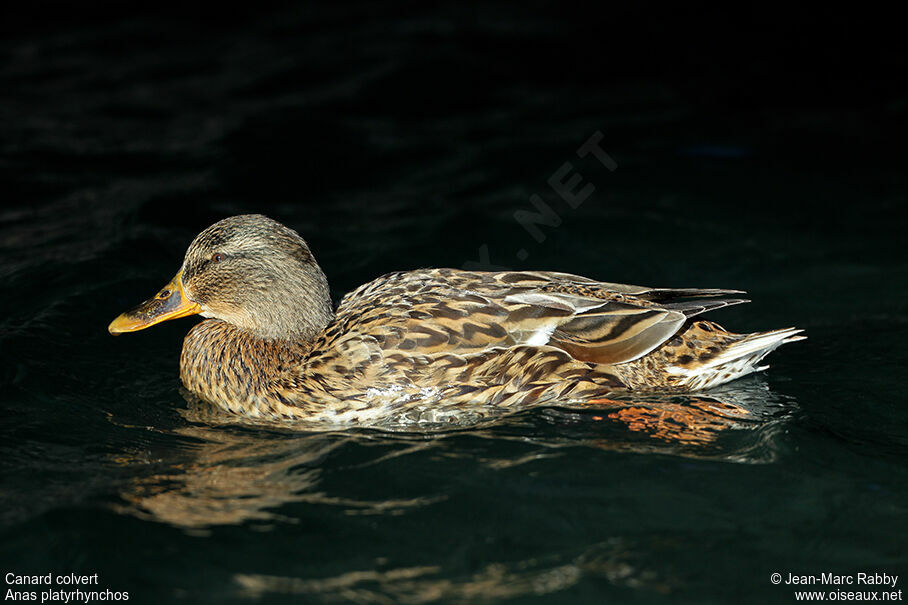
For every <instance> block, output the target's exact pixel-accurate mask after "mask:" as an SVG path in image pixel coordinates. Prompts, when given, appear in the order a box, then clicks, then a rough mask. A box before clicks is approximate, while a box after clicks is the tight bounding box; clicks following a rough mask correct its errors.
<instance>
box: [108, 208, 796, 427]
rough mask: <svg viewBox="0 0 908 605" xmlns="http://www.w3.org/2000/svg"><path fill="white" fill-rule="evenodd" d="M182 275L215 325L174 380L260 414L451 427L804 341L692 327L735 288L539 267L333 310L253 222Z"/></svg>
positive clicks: (413, 282) (198, 254)
mask: <svg viewBox="0 0 908 605" xmlns="http://www.w3.org/2000/svg"><path fill="white" fill-rule="evenodd" d="M181 275H182V282H180V283H179V285H180V287H181V292H182V294H183V296H185V297H186V298H187V299H188V301H191V302H192V303H193V304H196V305H198V306H199V308H200V309H201V314H202V315H203V316H207V317H210V318H211V319H208V320H206V321H204V322H202V323H200V324H198V325H197V326H195V327H194V328H193V329H192V330H191V331H190V332H189V334H188V335H187V337H186V340H185V342H184V345H183V353H182V356H181V361H180V367H181V379H182V381H183V383H184V384H185V386H186V387H187V388H188V389H189V390H190V391H192V392H194V393H196V394H197V395H198V396H200V397H201V398H203V399H205V400H207V401H210V402H212V403H215V404H217V405H220V406H221V407H223V408H224V409H227V410H229V411H231V412H235V413H238V414H243V415H246V416H251V417H257V418H287V419H297V420H306V421H311V422H324V423H330V424H356V425H375V424H381V423H383V422H388V421H393V422H410V421H432V422H444V421H449V420H450V421H455V422H460V421H462V420H463V419H464V418H482V417H487V416H492V415H496V414H502V413H508V412H513V411H517V410H521V409H524V408H527V407H532V406H538V405H544V404H553V403H558V404H566V403H571V402H583V401H588V400H591V399H596V398H601V397H604V396H606V395H608V394H609V393H611V392H614V391H616V390H622V389H660V388H670V389H694V388H703V387H706V386H712V385H714V384H721V383H722V382H725V381H727V380H730V379H732V378H734V377H736V376H739V375H743V374H746V373H748V372H750V371H753V370H754V369H758V368H756V364H757V363H758V362H759V361H760V359H762V358H763V356H765V355H766V354H767V353H768V352H769V351H771V350H772V349H773V348H775V347H776V346H778V345H779V344H781V343H783V342H789V341H791V340H795V339H798V338H800V337H798V336H796V334H797V332H798V331H797V330H779V331H775V332H767V333H760V334H752V335H738V334H731V333H729V332H726V331H725V330H724V329H722V328H721V327H719V326H718V325H716V324H714V323H712V322H707V321H701V320H695V319H692V318H693V317H694V316H696V315H698V314H700V313H703V312H705V311H709V310H711V309H715V308H720V307H723V306H727V305H730V304H737V303H741V302H746V301H744V300H742V299H740V298H735V295H737V294H740V292H738V291H734V290H713V289H666V288H645V287H640V286H630V285H625V284H612V283H606V282H597V281H594V280H591V279H588V278H584V277H580V276H575V275H569V274H564V273H550V272H536V271H525V272H472V271H460V270H455V269H423V270H417V271H407V272H398V273H390V274H388V275H385V276H382V277H379V278H378V279H376V280H373V281H371V282H369V283H367V284H365V285H363V286H360V287H359V288H357V289H356V290H354V291H353V292H351V293H349V294H347V295H346V296H345V297H344V298H343V300H342V301H341V303H340V305H339V306H338V308H337V309H336V311H335V312H333V313H332V312H331V311H330V300H329V299H328V298H327V282H326V281H325V279H324V275H323V274H322V272H321V269H319V268H318V265H317V264H316V263H315V260H314V258H313V257H312V254H311V252H310V251H309V248H308V246H307V245H306V244H305V242H304V241H303V240H302V238H300V237H299V236H298V235H297V234H296V233H295V232H294V231H292V230H290V229H288V228H286V227H284V226H283V225H280V224H279V223H276V222H275V221H272V220H271V219H268V218H266V217H262V216H260V215H246V216H240V217H231V218H229V219H225V220H224V221H221V222H219V223H217V224H215V225H213V226H212V227H210V228H209V229H207V230H206V231H204V232H202V234H200V235H199V236H198V237H197V238H196V240H195V241H194V242H193V243H192V245H191V246H190V248H189V250H188V252H187V254H186V259H185V260H184V263H183V267H182V269H181V273H180V274H178V278H179V277H180V276H181ZM175 279H176V278H175ZM716 297H730V298H716ZM690 298H697V299H703V298H705V299H706V300H689V299H690ZM112 325H113V324H112ZM112 331H114V330H113V328H112Z"/></svg>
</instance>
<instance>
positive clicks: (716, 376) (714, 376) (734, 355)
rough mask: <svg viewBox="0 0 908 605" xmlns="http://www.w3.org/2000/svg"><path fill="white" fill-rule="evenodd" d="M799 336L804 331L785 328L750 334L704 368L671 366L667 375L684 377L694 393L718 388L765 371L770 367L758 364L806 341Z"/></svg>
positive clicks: (700, 366) (684, 384)
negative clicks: (778, 350) (782, 348)
mask: <svg viewBox="0 0 908 605" xmlns="http://www.w3.org/2000/svg"><path fill="white" fill-rule="evenodd" d="M800 332H802V330H798V329H796V328H786V329H784V330H773V331H771V332H757V333H754V334H749V335H748V336H746V337H745V338H743V339H742V340H739V341H738V342H736V343H734V344H732V345H731V346H730V347H728V348H727V349H725V350H724V351H722V352H721V353H719V354H718V355H716V356H715V357H713V358H712V359H710V360H709V361H707V362H706V363H704V364H702V365H698V366H697V367H694V368H684V367H680V366H672V367H669V368H667V371H668V372H670V373H672V374H680V375H682V376H683V382H682V385H683V386H685V387H687V388H689V389H692V390H696V389H705V388H709V387H714V386H718V385H720V384H724V383H726V382H728V381H729V380H734V379H735V378H740V377H741V376H746V375H747V374H750V373H751V372H759V371H762V370H765V369H766V368H768V367H769V366H768V365H764V366H758V365H757V364H759V363H760V362H761V361H762V360H763V358H764V357H766V356H767V355H769V353H770V352H772V351H773V350H775V349H776V348H777V347H779V346H780V345H783V344H785V343H787V342H795V341H798V340H804V339H805V338H807V337H806V336H800V335H799V334H800Z"/></svg>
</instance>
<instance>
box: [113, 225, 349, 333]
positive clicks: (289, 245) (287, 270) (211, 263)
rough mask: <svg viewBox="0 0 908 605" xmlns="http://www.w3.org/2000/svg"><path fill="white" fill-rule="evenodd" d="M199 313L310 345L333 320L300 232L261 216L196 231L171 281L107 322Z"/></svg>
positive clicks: (146, 321)
mask: <svg viewBox="0 0 908 605" xmlns="http://www.w3.org/2000/svg"><path fill="white" fill-rule="evenodd" d="M195 314H199V315H201V316H202V317H209V318H214V319H220V320H222V321H225V322H227V323H229V324H232V325H233V326H235V327H237V328H239V329H241V330H243V331H245V332H248V333H249V334H251V335H253V336H256V337H259V338H264V339H269V340H277V339H296V340H309V339H311V338H313V337H314V336H315V335H316V334H318V333H319V332H320V331H321V330H322V329H324V327H325V326H326V325H328V323H329V322H330V321H331V318H332V317H333V311H332V307H331V296H330V293H329V290H328V280H327V279H326V278H325V274H324V273H323V272H322V270H321V268H320V267H319V266H318V264H317V263H316V262H315V258H314V257H313V256H312V252H311V251H310V250H309V246H308V245H307V244H306V242H305V241H304V240H303V238H302V237H300V235H299V234H298V233H297V232H296V231H294V230H293V229H290V228H289V227H286V226H284V225H282V224H281V223H279V222H277V221H275V220H272V219H270V218H268V217H266V216H263V215H261V214H244V215H240V216H232V217H229V218H226V219H224V220H222V221H219V222H217V223H215V224H214V225H212V226H210V227H208V228H207V229H205V230H204V231H202V232H201V233H200V234H199V235H198V236H196V238H195V239H194V240H193V241H192V243H191V244H190V245H189V249H188V250H187V251H186V256H185V258H184V259H183V265H182V267H180V270H179V271H178V272H177V274H176V276H174V278H173V279H172V280H171V281H170V283H168V284H167V285H166V286H164V288H163V289H161V291H160V292H158V293H157V294H156V295H155V296H153V297H152V298H150V299H148V300H146V301H145V302H143V303H142V304H140V305H139V306H137V307H136V308H134V309H131V310H129V311H127V312H125V313H123V314H122V315H120V316H119V317H117V318H116V319H115V320H113V322H111V324H110V326H109V327H108V330H109V331H110V333H111V334H122V333H124V332H134V331H136V330H143V329H145V328H148V327H150V326H153V325H155V324H157V323H160V322H162V321H167V320H169V319H176V318H178V317H185V316H187V315H195Z"/></svg>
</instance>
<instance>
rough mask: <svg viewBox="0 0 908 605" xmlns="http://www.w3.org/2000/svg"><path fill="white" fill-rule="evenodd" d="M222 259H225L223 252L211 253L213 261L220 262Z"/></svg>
mask: <svg viewBox="0 0 908 605" xmlns="http://www.w3.org/2000/svg"><path fill="white" fill-rule="evenodd" d="M222 260H224V255H223V254H221V253H220V252H215V253H214V254H212V255H211V261H212V262H215V263H219V262H221V261H222Z"/></svg>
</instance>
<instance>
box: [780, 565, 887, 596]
mask: <svg viewBox="0 0 908 605" xmlns="http://www.w3.org/2000/svg"><path fill="white" fill-rule="evenodd" d="M769 581H770V582H772V583H773V584H776V585H781V586H786V587H789V588H793V589H794V591H793V596H794V598H795V600H796V601H901V600H902V589H901V588H898V582H899V576H898V575H896V574H891V573H888V572H878V571H871V572H864V571H862V572H858V573H854V574H837V573H832V572H824V573H818V574H795V573H790V572H789V573H778V572H775V573H773V574H771V575H770V576H769Z"/></svg>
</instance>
